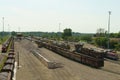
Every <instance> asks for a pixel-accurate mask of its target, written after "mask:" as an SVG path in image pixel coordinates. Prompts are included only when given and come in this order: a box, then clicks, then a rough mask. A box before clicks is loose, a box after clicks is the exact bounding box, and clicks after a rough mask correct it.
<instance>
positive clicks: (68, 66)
mask: <svg viewBox="0 0 120 80" xmlns="http://www.w3.org/2000/svg"><path fill="white" fill-rule="evenodd" d="M33 46H34V45H33V43H32V42H29V41H27V40H23V41H21V42H16V43H15V50H16V52H19V53H20V66H21V68H20V69H18V70H17V80H120V75H119V74H116V73H113V72H110V71H107V70H106V69H107V67H109V66H111V65H112V66H113V67H115V66H117V67H120V66H119V65H117V64H115V65H113V63H110V64H109V63H108V62H107V63H106V64H107V65H108V64H109V65H108V66H106V67H105V68H104V70H102V69H94V68H91V67H88V66H85V65H83V64H80V63H77V62H74V61H72V60H69V59H66V58H64V57H62V56H60V55H58V54H55V53H54V52H51V51H48V50H45V49H41V51H42V52H44V53H45V55H46V56H47V54H49V55H48V56H49V58H50V57H51V58H54V60H57V61H60V63H62V64H63V67H62V68H57V69H48V68H47V67H45V66H44V65H43V64H42V63H41V62H40V61H39V60H38V59H37V58H36V57H35V56H34V55H33V54H32V53H31V52H30V51H29V49H35V46H34V47H33ZM38 50H39V49H38Z"/></svg>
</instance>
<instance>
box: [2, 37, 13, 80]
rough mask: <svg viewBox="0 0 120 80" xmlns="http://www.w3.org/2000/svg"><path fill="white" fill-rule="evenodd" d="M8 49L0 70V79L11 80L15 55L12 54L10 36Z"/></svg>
mask: <svg viewBox="0 0 120 80" xmlns="http://www.w3.org/2000/svg"><path fill="white" fill-rule="evenodd" d="M10 43H11V45H10V49H9V50H8V55H7V59H6V61H5V63H4V65H3V67H2V69H1V71H0V80H13V79H12V77H13V75H14V71H13V70H14V63H15V55H14V40H13V38H12V37H11V41H10Z"/></svg>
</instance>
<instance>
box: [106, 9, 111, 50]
mask: <svg viewBox="0 0 120 80" xmlns="http://www.w3.org/2000/svg"><path fill="white" fill-rule="evenodd" d="M108 13H109V17H108V45H107V47H108V49H109V48H110V40H109V37H110V34H109V33H110V15H111V11H108Z"/></svg>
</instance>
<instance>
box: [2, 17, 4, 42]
mask: <svg viewBox="0 0 120 80" xmlns="http://www.w3.org/2000/svg"><path fill="white" fill-rule="evenodd" d="M2 19H3V32H2V40H3V37H4V17H2Z"/></svg>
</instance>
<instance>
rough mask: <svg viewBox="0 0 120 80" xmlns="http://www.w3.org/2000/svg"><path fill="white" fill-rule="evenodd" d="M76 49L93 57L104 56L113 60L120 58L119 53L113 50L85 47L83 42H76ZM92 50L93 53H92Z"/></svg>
mask: <svg viewBox="0 0 120 80" xmlns="http://www.w3.org/2000/svg"><path fill="white" fill-rule="evenodd" d="M75 51H76V52H78V53H83V54H86V55H89V56H92V57H99V58H101V57H104V58H109V59H112V60H118V59H119V57H118V54H117V53H116V52H114V51H113V50H98V49H94V48H85V47H83V44H76V45H75ZM91 52H92V54H91Z"/></svg>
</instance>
